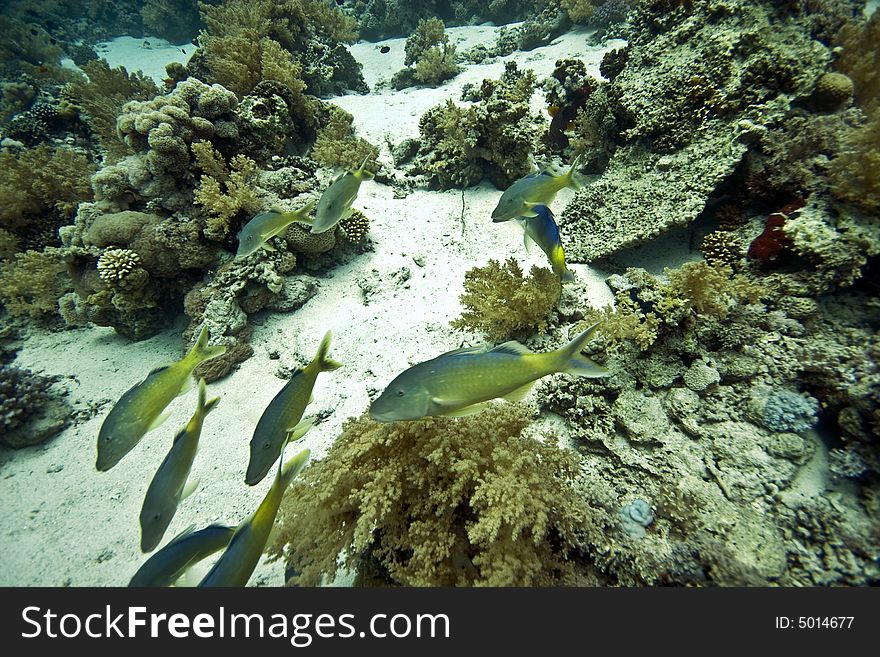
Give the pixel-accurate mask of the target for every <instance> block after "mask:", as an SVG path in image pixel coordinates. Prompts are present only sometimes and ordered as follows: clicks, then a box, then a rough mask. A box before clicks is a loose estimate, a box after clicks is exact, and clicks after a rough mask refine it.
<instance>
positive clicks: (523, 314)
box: [451, 258, 561, 342]
mask: <svg viewBox="0 0 880 657" xmlns="http://www.w3.org/2000/svg"><path fill="white" fill-rule="evenodd" d="M464 290H465V291H464V294H463V295H461V304H462V306H464V308H465V311H464V312H463V313H462V315H461V317H459V318H458V319H455V320H453V321H452V322H451V325H452V326H453V327H454V328H459V329H469V330H474V331H480V332H481V333H483V335H485V337H486V339H488V340H490V341H491V342H503V341H504V340H509V339H511V338H513V337H520V338H521V337H525V336H526V335H528V334H530V333H534V332H539V333H544V332H546V330H547V326H548V317H549V315H550V313H551V312H552V311H553V309H554V308H555V307H556V305H557V304H558V303H559V295H560V293H561V285H560V284H559V277H558V276H555V275H554V274H553V272H552V271H550V270H549V269H547V268H546V267H536V266H533V267H532V270H531V272H530V274H529V276H524V275H523V271H522V269H521V268H520V266H519V264H518V263H517V262H516V260H515V259H513V258H510V259H508V260H507V262H505V263H504V265H501V263H499V262H498V261H497V260H490V261H489V264H488V265H486V266H485V267H474V268H473V269H470V270H469V271H468V272H467V273H466V274H465V279H464Z"/></svg>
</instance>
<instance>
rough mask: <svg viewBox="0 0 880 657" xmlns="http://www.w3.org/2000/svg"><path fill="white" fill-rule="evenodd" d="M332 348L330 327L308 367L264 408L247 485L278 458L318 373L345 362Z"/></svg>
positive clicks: (259, 480) (249, 465)
mask: <svg viewBox="0 0 880 657" xmlns="http://www.w3.org/2000/svg"><path fill="white" fill-rule="evenodd" d="M329 351H330V331H327V334H326V335H325V336H324V339H323V340H321V344H320V345H319V346H318V353H317V354H315V357H314V358H313V359H312V362H311V363H309V364H308V365H306V367H305V369H301V370H300V369H297V370H296V371H295V372H294V373H293V376H292V377H291V378H290V381H288V382H287V383H286V384H285V385H284V387H283V388H281V390H280V391H279V392H278V394H277V395H275V397H274V398H273V399H272V401H271V402H269V405H268V406H267V407H266V410H265V411H263V415H262V416H260V420H259V422H257V428H256V429H254V436H253V438H251V458H250V461H249V462H248V468H247V474H246V475H245V483H246V484H247V485H248V486H253V485H255V484H258V483H260V482H261V481H262V480H263V477H265V476H266V473H267V472H269V470H270V469H271V467H272V465H273V464H274V463H275V461H277V460H278V457H279V456H280V455H281V450H282V449H283V447H284V444H285V441H286V439H287V434H289V433H290V432H291V431H293V430H294V428H296V426H297V425H298V423H299V421H300V420H302V416H303V413H305V410H306V406H308V404H309V402H310V401H311V400H312V390H313V389H314V387H315V380H316V379H317V378H318V374H319V373H321V372H330V371H332V370H335V369H336V368H337V367H341V366H342V363H337V362H336V361H335V360H331V359H330V358H328V357H327V353H328V352H329Z"/></svg>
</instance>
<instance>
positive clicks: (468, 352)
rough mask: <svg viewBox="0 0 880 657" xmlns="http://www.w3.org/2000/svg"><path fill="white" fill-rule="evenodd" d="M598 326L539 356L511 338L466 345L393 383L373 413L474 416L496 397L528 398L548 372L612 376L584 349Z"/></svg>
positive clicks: (380, 416) (381, 417)
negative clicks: (491, 343) (489, 344)
mask: <svg viewBox="0 0 880 657" xmlns="http://www.w3.org/2000/svg"><path fill="white" fill-rule="evenodd" d="M597 326H599V325H598V324H593V326H591V327H590V328H588V329H587V330H586V331H584V332H583V333H581V334H580V335H579V336H577V337H576V338H575V339H574V340H572V341H571V342H569V343H568V344H567V345H566V346H564V347H562V348H561V349H557V350H556V351H551V352H548V353H541V354H536V353H534V352H532V351H531V350H529V349H528V348H526V347H524V346H523V345H521V344H520V343H519V342H516V341H510V342H505V343H504V344H501V345H498V346H497V347H495V348H494V349H489V347H487V346H482V347H464V348H462V349H456V350H455V351H450V352H448V353H445V354H443V355H441V356H438V357H437V358H434V359H432V360H429V361H426V362H424V363H419V364H418V365H415V366H413V367H411V368H409V369H408V370H406V371H405V372H403V373H402V374H400V375H398V376H397V377H396V378H395V379H394V380H393V381H392V382H391V383H390V384H389V386H388V387H387V388H386V389H385V391H384V392H383V393H382V394H381V395H380V396H379V398H378V399H376V401H374V402H373V403H372V405H371V406H370V417H372V418H373V419H374V420H378V421H379V422H393V421H395V420H417V419H419V418H423V417H428V416H433V415H445V416H449V417H457V416H461V415H470V414H471V413H476V412H478V411H480V410H482V409H483V408H485V407H486V406H487V405H488V404H487V402H488V401H489V400H490V399H496V398H498V397H502V398H504V399H507V400H509V401H518V400H520V399H522V398H523V397H525V396H526V395H527V394H528V392H529V390H530V389H531V387H532V385H534V383H535V381H537V380H538V379H540V378H541V377H544V376H547V375H548V374H554V373H556V372H567V373H568V374H575V375H578V376H587V377H600V376H607V375H608V372H607V370H606V369H605V368H604V367H602V366H601V365H597V364H596V363H594V362H593V361H592V360H590V359H589V358H587V357H586V356H582V355H581V353H580V352H581V349H583V347H584V345H585V344H586V343H587V341H588V340H589V339H590V337H591V336H592V334H593V332H594V331H595V330H596V327H597Z"/></svg>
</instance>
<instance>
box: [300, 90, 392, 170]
mask: <svg viewBox="0 0 880 657" xmlns="http://www.w3.org/2000/svg"><path fill="white" fill-rule="evenodd" d="M353 120H354V117H352V115H351V114H349V113H348V112H346V111H345V110H344V109H342V108H340V107H336V106H335V105H330V106H328V107H327V118H326V120H325V122H324V125H323V126H322V127H321V129H320V130H318V137H317V139H316V140H315V145H314V146H312V152H311V157H312V159H313V160H315V161H316V162H318V163H320V164H322V165H324V166H325V167H342V168H344V169H347V170H349V171H354V170H356V169H357V168H358V167H360V166H361V164H363V163H364V162H366V163H367V167H366V168H367V169H368V170H369V171H371V172H376V171H377V170H378V169H379V161H378V159H377V158H378V156H379V149H378V148H377V147H376V146H374V145H373V144H371V143H370V142H368V141H367V140H366V139H361V138H360V137H357V136H356V135H355V131H354V126H353V125H352V122H353Z"/></svg>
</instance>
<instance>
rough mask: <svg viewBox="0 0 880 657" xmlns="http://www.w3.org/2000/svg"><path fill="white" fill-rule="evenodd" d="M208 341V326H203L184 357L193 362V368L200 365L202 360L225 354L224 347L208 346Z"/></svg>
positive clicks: (218, 345) (219, 345)
mask: <svg viewBox="0 0 880 657" xmlns="http://www.w3.org/2000/svg"><path fill="white" fill-rule="evenodd" d="M208 340H209V336H208V325H207V324H203V325H202V330H201V331H200V332H199V337H198V338H197V339H196V342H195V344H194V345H193V346H192V349H190V350H189V353H188V354H187V355H186V358H189V359H192V360H193V361H195V363H194V364H193V367H195V364H197V363H201V362H202V361H204V360H208V359H209V358H215V357H217V356H219V355H221V354H225V353H226V347H225V346H224V345H222V344H216V345H210V346H209V345H208Z"/></svg>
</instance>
